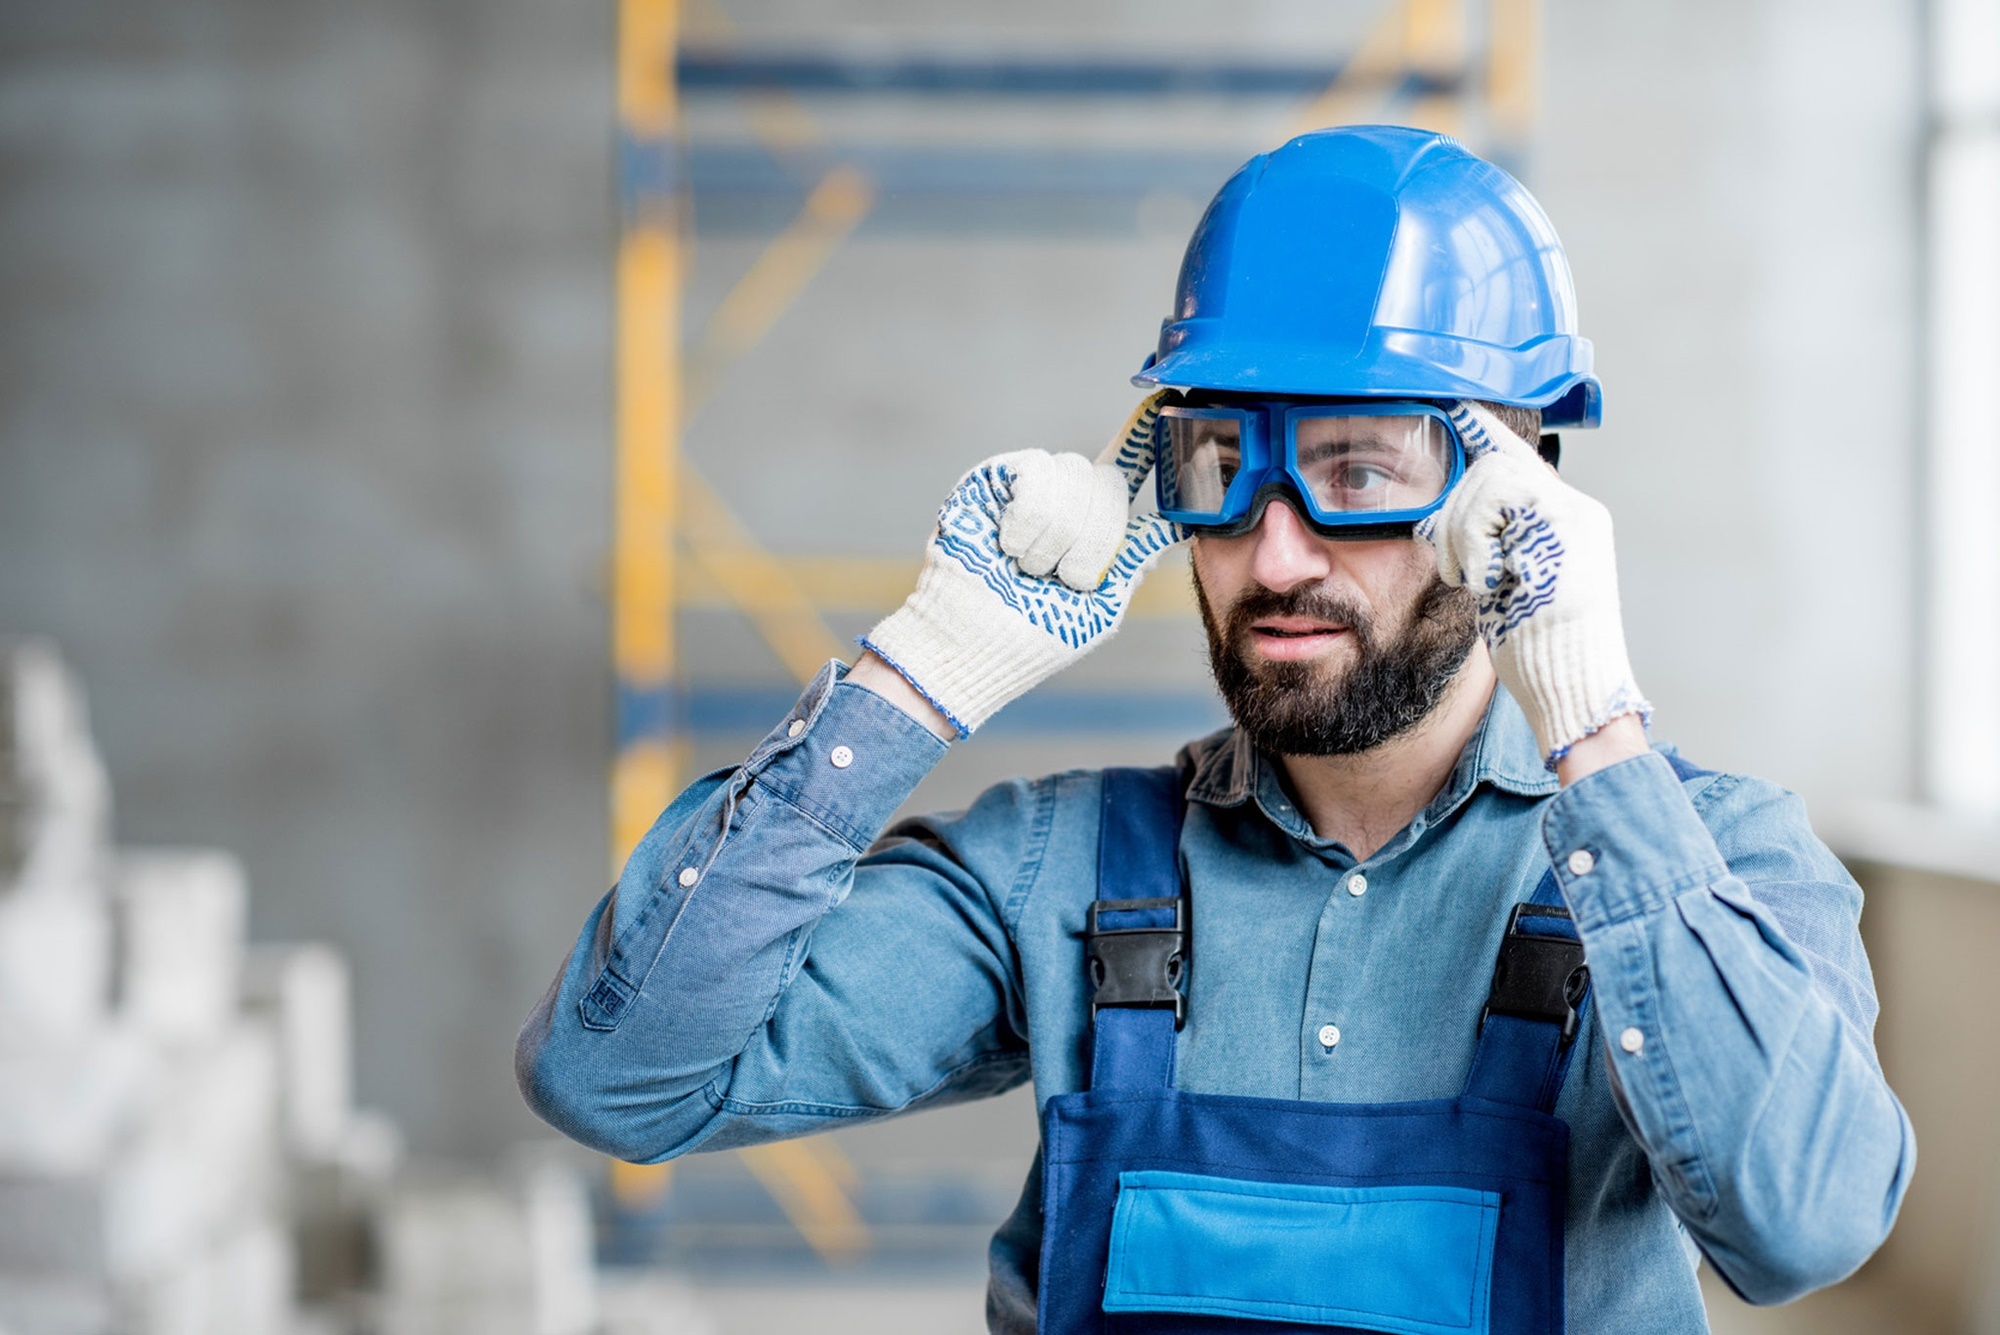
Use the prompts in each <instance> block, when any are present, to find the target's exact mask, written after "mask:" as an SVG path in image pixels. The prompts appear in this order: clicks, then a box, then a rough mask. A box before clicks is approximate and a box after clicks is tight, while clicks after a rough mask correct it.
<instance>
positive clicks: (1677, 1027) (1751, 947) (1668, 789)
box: [1542, 755, 1916, 1303]
mask: <svg viewBox="0 0 2000 1335" xmlns="http://www.w3.org/2000/svg"><path fill="white" fill-rule="evenodd" d="M1542 833H1543V838H1544V840H1545V842H1546V845H1547V848H1548V852H1549V856H1550V860H1551V862H1552V863H1553V864H1554V866H1555V869H1556V875H1557V878H1558V880H1559V881H1560V882H1561V885H1562V890H1563V894H1564V895H1565V897H1566V898H1567V900H1568V902H1569V905H1570V910H1571V912H1572V914H1573V915H1574V916H1575V919H1576V924H1577V928H1578V930H1579V931H1580V932H1581V934H1582V936H1583V941H1584V949H1585V954H1586V957H1587V959H1588V962H1589V964H1590V970H1591V979H1592V985H1593V986H1592V997H1593V1004H1594V1005H1595V1006H1596V1008H1597V1011H1598V1016H1599V1022H1600V1024H1601V1026H1602V1030H1603V1033H1604V1035H1605V1039H1606V1046H1607V1053H1608V1057H1607V1061H1608V1064H1609V1066H1610V1069H1611V1072H1612V1079H1613V1084H1614V1089H1615V1090H1616V1091H1617V1092H1618V1094H1619V1096H1620V1106H1621V1111H1622V1112H1623V1113H1624V1115H1625V1118H1626V1122H1627V1125H1628V1126H1629V1127H1630V1128H1631V1130H1632V1133H1633V1134H1634V1136H1636V1137H1637V1138H1638V1140H1639V1142H1640V1144H1641V1145H1643V1146H1644V1147H1645V1150H1646V1154H1647V1156H1648V1158H1649V1159H1650V1161H1651V1163H1652V1166H1653V1172H1654V1176H1655V1177H1656V1178H1657V1179H1658V1181H1659V1182H1660V1184H1661V1186H1662V1189H1663V1190H1664V1191H1665V1192H1666V1195H1667V1199H1668V1201H1669V1202H1670V1204H1671V1205H1672V1206H1673V1209H1674V1211H1675V1213H1676V1214H1677V1215H1679V1216H1680V1218H1681V1220H1682V1222H1683V1223H1685V1224H1686V1225H1687V1227H1688V1229H1689V1231H1690V1233H1691V1234H1692V1235H1693V1236H1694V1238H1695V1240H1696V1241H1697V1242H1698V1243H1699V1244H1700V1246H1701V1249H1702V1251H1703V1252H1704V1253H1705V1254H1706V1255H1707V1256H1708V1257H1709V1259H1710V1260H1711V1261H1713V1262H1714V1264H1715V1266H1716V1268H1717V1269H1718V1270H1719V1271H1720V1272H1721V1273H1722V1275H1723V1276H1724V1278H1726V1279H1727V1280H1728V1281H1729V1283H1730V1284H1731V1285H1732V1286H1734V1287H1735V1289H1736V1290H1737V1291H1738V1292H1739V1293H1740V1294H1742V1295H1743V1296H1744V1297H1746V1298H1748V1299H1749V1300H1751V1301H1753V1302H1767V1303H1768V1302H1783V1301H1786V1300H1788V1299H1791V1298H1795V1297H1797V1296H1799V1295H1800V1294H1803V1293H1805V1292H1808V1291H1810V1290H1812V1289H1814V1288H1817V1287H1820V1286H1822V1285H1825V1284H1830V1283H1832V1282H1834V1281H1835V1280H1838V1279H1840V1278H1842V1277H1843V1276H1845V1275H1847V1274H1848V1273H1850V1272H1851V1271H1853V1270H1854V1269H1855V1268H1856V1267H1858V1266H1859V1265H1860V1264H1861V1263H1862V1262H1863V1261H1864V1260H1866V1259H1867V1258H1868V1256H1869V1254H1870V1253H1872V1252H1873V1251H1874V1250H1875V1248H1876V1247H1877V1246H1879V1245H1880V1243H1881V1241H1882V1240H1883V1238H1885V1237H1886V1236H1887V1235H1888V1232H1889V1228H1890V1225H1891V1224H1892V1223H1893V1222H1894V1220H1895V1217H1896V1211H1897V1208H1898V1207H1899V1206H1900V1204H1901V1202H1902V1198H1903V1193H1904V1191H1905V1189H1906V1187H1907V1185H1908V1183H1909V1178H1910V1171H1911V1168H1912V1167H1913V1165H1914V1163H1915V1158H1916V1142H1915V1138H1914V1136H1913V1135H1912V1132H1911V1129H1910V1122H1909V1118H1908V1117H1907V1116H1906V1115H1905V1114H1904V1111H1903V1109H1902V1106H1901V1105H1900V1104H1899V1103H1898V1102H1897V1100H1896V1096H1895V1095H1894V1094H1893V1093H1892V1092H1891V1091H1890V1089H1889V1086H1888V1084H1887V1083H1886V1082H1885V1081H1884V1079H1883V1077H1882V1072H1881V1067H1880V1065H1879V1063H1878V1062H1877V1060H1876V1057H1875V1051H1874V1042H1873V1038H1872V1030H1873V1025H1874V1019H1875V993H1874V985H1873V982H1872V980H1871V978H1870V976H1869V970H1868V961H1867V957H1866V955H1865V954H1864V953H1863V950H1862V946H1861V939H1860V935H1859V918H1860V910H1861V892H1860V888H1859V887H1858V886H1856V885H1855V884H1854V881H1853V880H1852V878H1851V877H1849V876H1848V875H1847V873H1846V872H1845V870H1844V869H1843V868H1842V867H1841V866H1840V864H1839V862H1838V861H1837V860H1836V859H1835V858H1834V857H1833V855H1832V853H1831V852H1829V851H1828V850H1827V849H1826V847H1825V845H1823V844H1822V843H1820V841H1819V840H1818V839H1817V838H1815V837H1814V836H1813V834H1812V831H1811V829H1810V827H1809V826H1808V824H1807V822H1806V818H1805V813H1804V810H1803V806H1802V804H1801V803H1800V802H1799V801H1798V799H1797V798H1796V797H1794V796H1792V795H1791V794H1789V793H1786V792H1784V791H1783V790H1782V789H1778V788H1775V787H1773V786H1771V785H1769V784H1764V783H1761V782H1759V781H1757V780H1752V779H1743V778H1739V777H1737V776H1729V775H1705V776H1702V777H1701V778H1699V779H1695V780H1693V781H1691V782H1690V783H1688V784H1686V785H1684V784H1683V783H1682V781H1681V780H1680V779H1678V778H1677V777H1676V776H1675V774H1674V771H1673V769H1672V767H1671V766H1670V764H1669V763H1668V761H1667V760H1666V759H1665V758H1664V757H1662V756H1659V755H1649V756H1643V757H1638V758H1635V759H1632V760H1628V761H1625V762H1623V763H1621V764H1617V765H1613V766H1611V767H1609V768H1607V769H1604V770H1600V771H1598V772H1597V773H1595V774H1593V775H1590V776H1589V777H1587V778H1585V779H1583V780H1581V781H1579V782H1577V783H1576V784H1574V785H1572V786H1571V787H1569V788H1568V789H1566V790H1564V791H1563V792H1562V793H1561V794H1560V795H1559V796H1557V797H1556V798H1554V799H1553V800H1551V802H1550V803H1549V806H1548V808H1547V811H1546V813H1545V815H1544V817H1543V825H1542Z"/></svg>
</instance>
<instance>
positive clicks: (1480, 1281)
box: [1104, 1172, 1500, 1335]
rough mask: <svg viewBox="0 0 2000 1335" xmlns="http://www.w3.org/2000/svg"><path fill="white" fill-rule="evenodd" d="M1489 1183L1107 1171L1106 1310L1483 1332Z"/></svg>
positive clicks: (1488, 1282)
mask: <svg viewBox="0 0 2000 1335" xmlns="http://www.w3.org/2000/svg"><path fill="white" fill-rule="evenodd" d="M1499 1219H1500V1196H1499V1193H1497V1192H1491V1191H1473V1190H1469V1189H1467V1188H1463V1187H1443V1186H1393V1187H1391V1186H1371V1187H1331V1186H1314V1185H1308V1184H1300V1183H1291V1182H1246V1181H1238V1180H1236V1179H1233V1178H1220V1177H1204V1176H1200V1175H1197V1174H1192V1173H1172V1172H1130V1173H1121V1174H1119V1177H1118V1205H1117V1209H1116V1211H1115V1212H1114V1214H1113V1216H1112V1222H1111V1258H1110V1264H1109V1268H1108V1269H1107V1271H1106V1274H1105V1283H1104V1310H1105V1311H1107V1312H1181V1313H1199V1314H1202V1315H1206V1316H1225V1317H1232V1316H1233V1317H1246V1318H1253V1319H1260V1320H1265V1321H1286V1322H1293V1323H1296V1324H1300V1325H1309V1326H1346V1327H1351V1328H1354V1329H1358V1330H1367V1331H1383V1332H1389V1333H1390V1335H1487V1329H1488V1307H1489V1300H1490V1298H1491V1290H1492V1276H1493V1237H1494V1231H1495V1229H1496V1227H1497V1226H1498V1224H1499Z"/></svg>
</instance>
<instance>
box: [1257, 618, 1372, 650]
mask: <svg viewBox="0 0 2000 1335" xmlns="http://www.w3.org/2000/svg"><path fill="white" fill-rule="evenodd" d="M1349 629H1350V628H1349V627H1347V626H1343V625H1341V624H1339V623H1338V622H1329V621H1316V620H1312V619H1310V618H1307V617H1266V618H1264V619H1262V620H1259V621H1255V622H1253V623H1251V626H1250V634H1251V637H1252V638H1253V639H1254V640H1255V642H1256V644H1257V648H1258V650H1259V652H1261V653H1262V654H1263V655H1264V656H1265V657H1267V658H1294V657H1297V656H1299V655H1301V654H1306V653H1313V652H1317V651H1318V650H1319V649H1321V648H1324V647H1325V646H1326V645H1328V644H1330V643H1332V642H1333V641H1334V640H1336V639H1338V638H1339V637H1341V636H1342V635H1345V634H1347V633H1348V631H1349Z"/></svg>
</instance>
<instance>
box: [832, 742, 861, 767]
mask: <svg viewBox="0 0 2000 1335" xmlns="http://www.w3.org/2000/svg"><path fill="white" fill-rule="evenodd" d="M826 758H827V759H828V760H831V761H832V762H833V767H834V768H835V769H846V768H847V767H848V766H849V765H852V764H853V763H854V752H852V751H850V750H848V749H847V748H846V747H844V746H836V747H834V748H833V750H832V751H830V752H828V753H827V757H826Z"/></svg>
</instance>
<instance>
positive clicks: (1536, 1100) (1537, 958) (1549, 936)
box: [1465, 870, 1590, 1113]
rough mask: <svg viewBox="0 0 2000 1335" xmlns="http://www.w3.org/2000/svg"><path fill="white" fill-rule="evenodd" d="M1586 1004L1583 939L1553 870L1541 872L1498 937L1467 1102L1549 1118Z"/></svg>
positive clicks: (1587, 983) (1467, 1082) (1467, 1081)
mask: <svg viewBox="0 0 2000 1335" xmlns="http://www.w3.org/2000/svg"><path fill="white" fill-rule="evenodd" d="M1589 1005H1590V970H1589V969H1588V968H1587V967H1586V966H1585V965H1584V962H1583V938H1582V937H1580V936H1579V935H1578V934H1577V930H1576V924H1575V923H1573V922H1571V921H1570V916H1569V909H1568V907H1567V906H1565V905H1564V903H1563V898H1562V888H1561V886H1559V885H1558V884H1557V883H1556V874H1555V872H1554V871H1553V870H1550V871H1546V872H1544V873H1542V879H1541V881H1540V882H1539V883H1538V884H1537V885H1536V886H1535V893H1534V894H1532V895H1530V896H1529V897H1528V899H1527V901H1526V902H1525V903H1522V904H1517V905H1515V906H1514V909H1513V912H1512V914H1511V915H1510V916H1509V918H1508V921H1507V934H1506V935H1505V936H1504V937H1502V938H1501V941H1500V958H1499V959H1498V960H1497V961H1495V963H1494V966H1493V990H1492V993H1491V994H1490V995H1489V996H1488V998H1487V1001H1486V1008H1485V1009H1484V1010H1483V1011H1482V1012H1481V1013H1480V1017H1479V1045H1478V1047H1477V1048H1475V1049H1474V1050H1473V1054H1472V1071H1471V1073H1470V1074H1468V1075H1467V1076H1466V1078H1465V1093H1466V1095H1467V1097H1470V1098H1480V1099H1492V1100H1494V1101H1495V1102H1499V1103H1511V1104H1515V1105H1517V1106H1519V1107H1523V1108H1533V1109H1535V1110H1537V1111H1539V1112H1545V1113H1552V1112H1554V1111H1555V1107H1556V1099H1557V1097H1558V1096H1559V1095H1560V1094H1561V1093H1562V1086H1563V1077H1564V1076H1566V1075H1568V1074H1569V1061H1570V1057H1571V1056H1572V1055H1573V1054H1574V1052H1575V1047H1576V1035H1577V1030H1578V1028H1579V1027H1580V1026H1581V1024H1582V1016H1583V1013H1584V1011H1585V1010H1586V1009H1587V1008H1588V1007H1589Z"/></svg>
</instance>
